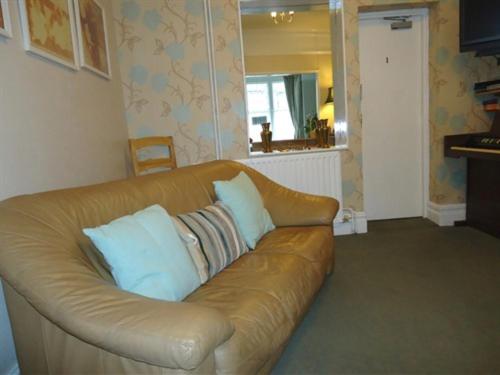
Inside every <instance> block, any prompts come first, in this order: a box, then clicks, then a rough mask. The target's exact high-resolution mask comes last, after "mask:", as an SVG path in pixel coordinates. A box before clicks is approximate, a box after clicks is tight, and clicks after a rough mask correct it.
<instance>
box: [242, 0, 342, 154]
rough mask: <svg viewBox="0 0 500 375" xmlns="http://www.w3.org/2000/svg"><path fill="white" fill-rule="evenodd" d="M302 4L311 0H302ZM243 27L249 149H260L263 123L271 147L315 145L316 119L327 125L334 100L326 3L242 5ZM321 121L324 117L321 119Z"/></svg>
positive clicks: (329, 141)
mask: <svg viewBox="0 0 500 375" xmlns="http://www.w3.org/2000/svg"><path fill="white" fill-rule="evenodd" d="M304 3H305V4H307V3H309V2H306V1H304ZM243 4H244V3H242V33H243V46H244V55H245V69H246V90H247V101H248V130H249V132H248V133H249V137H250V138H251V143H252V145H251V148H252V151H260V150H262V144H261V132H262V126H261V124H262V123H267V122H269V123H271V127H270V128H271V131H272V146H273V149H275V150H286V149H305V148H314V147H317V146H318V143H319V141H318V139H317V137H318V134H319V132H318V130H317V129H316V128H317V127H318V125H319V121H317V120H319V119H325V120H327V124H328V126H329V127H330V128H329V131H327V130H325V131H324V132H323V133H322V134H323V138H322V139H326V141H325V142H324V143H325V145H323V147H325V146H326V144H330V145H332V144H333V142H334V139H333V138H334V137H333V135H332V127H333V123H334V121H333V118H334V104H333V98H332V96H331V88H332V86H333V78H332V70H333V69H332V54H331V44H330V43H331V42H330V40H331V38H330V13H329V9H328V5H319V6H318V5H315V6H310V5H301V6H294V7H289V8H272V7H262V8H255V7H252V8H245V6H244V5H243ZM323 123H324V122H323Z"/></svg>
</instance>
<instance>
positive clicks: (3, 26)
mask: <svg viewBox="0 0 500 375" xmlns="http://www.w3.org/2000/svg"><path fill="white" fill-rule="evenodd" d="M0 35H3V36H6V37H9V38H12V25H11V23H10V13H9V0H0Z"/></svg>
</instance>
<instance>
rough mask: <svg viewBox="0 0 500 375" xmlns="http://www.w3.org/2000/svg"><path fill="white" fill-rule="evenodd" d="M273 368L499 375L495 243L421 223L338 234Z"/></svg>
mask: <svg viewBox="0 0 500 375" xmlns="http://www.w3.org/2000/svg"><path fill="white" fill-rule="evenodd" d="M336 251H337V253H336V259H337V264H336V269H335V273H334V275H333V276H332V277H330V278H328V279H327V280H326V283H325V285H324V286H323V289H322V290H321V291H320V293H319V295H318V298H317V300H316V302H315V303H314V305H313V306H312V308H311V310H310V311H309V313H308V314H307V316H306V317H305V319H304V321H303V323H302V325H301V326H300V327H299V328H298V329H297V330H296V332H295V334H294V336H293V338H292V340H291V341H290V343H289V345H288V347H287V349H286V351H285V353H284V354H283V356H282V358H281V360H280V362H279V363H278V364H277V366H276V368H275V370H274V372H273V374H274V375H278V374H301V375H306V374H423V373H433V374H465V373H467V374H500V240H498V239H496V238H494V237H491V236H489V235H487V234H484V233H482V232H479V231H476V230H474V229H471V228H468V227H458V228H453V227H450V228H439V227H437V226H435V225H434V224H433V223H431V222H429V221H426V220H423V219H408V220H395V221H380V222H371V223H370V224H369V233H368V234H364V235H355V236H343V237H337V248H336Z"/></svg>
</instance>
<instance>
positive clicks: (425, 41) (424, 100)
mask: <svg viewBox="0 0 500 375" xmlns="http://www.w3.org/2000/svg"><path fill="white" fill-rule="evenodd" d="M403 15H405V16H408V15H409V16H415V17H422V31H421V34H420V43H421V46H420V48H421V50H422V60H421V67H422V69H421V72H420V73H421V81H422V85H421V93H420V95H419V96H420V98H421V105H422V115H421V116H420V119H419V123H420V134H421V136H422V142H421V144H422V154H421V161H422V174H423V175H422V192H423V197H422V205H423V207H422V216H423V217H424V218H427V217H428V206H429V190H430V123H429V105H430V102H429V100H430V99H429V8H406V9H398V10H392V11H376V10H375V11H373V10H371V11H369V12H359V21H361V20H369V19H379V18H383V17H394V16H403ZM358 28H361V22H359V23H358ZM358 48H359V47H358ZM358 52H359V51H358ZM360 69H361V61H360ZM360 86H361V77H360ZM361 100H363V99H362V98H361ZM361 115H362V112H361ZM361 134H363V127H361ZM363 179H364V176H363ZM365 186H366V185H365V184H363V195H364V196H366V195H365V194H364V193H365V192H364V189H365V188H364V187H365Z"/></svg>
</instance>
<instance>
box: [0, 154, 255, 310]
mask: <svg viewBox="0 0 500 375" xmlns="http://www.w3.org/2000/svg"><path fill="white" fill-rule="evenodd" d="M242 169H248V168H247V167H245V166H244V165H242V164H239V163H236V162H231V161H215V162H210V163H205V164H201V165H195V166H190V167H185V168H179V169H175V170H173V171H170V172H165V173H157V174H151V175H147V176H141V177H137V178H130V179H126V180H120V181H113V182H108V183H104V184H99V185H92V186H86V187H79V188H72V189H64V190H57V191H50V192H45V193H38V194H33V195H24V196H19V197H14V198H10V199H8V200H6V201H3V202H1V203H0V277H2V278H3V279H5V280H6V281H7V282H8V283H9V284H11V285H12V286H13V287H14V289H16V290H17V291H18V292H19V293H21V294H23V295H25V296H26V297H28V300H31V298H30V297H35V296H36V294H37V286H38V285H44V282H43V279H44V278H46V277H49V276H50V275H52V276H53V275H56V274H57V275H61V282H63V280H64V277H63V275H62V273H61V271H62V270H61V266H62V265H63V264H68V262H69V263H72V264H73V266H75V263H76V264H77V266H78V267H77V268H74V267H72V271H71V272H75V271H76V270H79V271H80V272H82V273H86V274H87V275H88V276H95V277H101V276H99V274H98V272H97V271H96V269H95V267H94V266H92V263H91V262H90V260H89V258H88V257H87V256H86V255H85V254H84V253H83V252H82V247H86V246H90V242H89V240H88V238H87V237H86V236H85V235H84V234H83V233H82V229H83V228H86V227H95V226H99V225H102V224H105V223H108V222H110V221H111V220H114V219H116V218H119V217H121V216H124V215H128V214H132V213H134V212H136V211H138V210H141V209H143V208H146V207H148V206H150V205H153V204H160V205H162V206H163V207H165V208H166V209H167V211H168V212H169V213H170V214H171V215H176V214H179V213H184V212H190V211H193V210H196V209H199V208H202V207H205V206H207V205H209V204H211V203H213V202H214V200H215V193H214V188H213V186H212V181H215V180H217V179H230V178H233V177H234V176H236V175H237V174H238V173H239V171H241V170H242ZM252 172H253V171H250V172H249V173H252ZM40 268H43V270H41V269H40ZM79 271H76V272H79ZM39 292H40V294H39V297H40V298H43V294H44V293H43V291H42V290H39ZM32 302H35V301H32ZM35 304H36V303H35Z"/></svg>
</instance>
